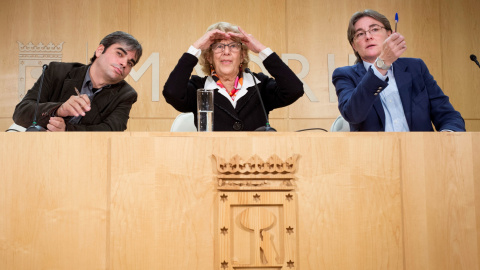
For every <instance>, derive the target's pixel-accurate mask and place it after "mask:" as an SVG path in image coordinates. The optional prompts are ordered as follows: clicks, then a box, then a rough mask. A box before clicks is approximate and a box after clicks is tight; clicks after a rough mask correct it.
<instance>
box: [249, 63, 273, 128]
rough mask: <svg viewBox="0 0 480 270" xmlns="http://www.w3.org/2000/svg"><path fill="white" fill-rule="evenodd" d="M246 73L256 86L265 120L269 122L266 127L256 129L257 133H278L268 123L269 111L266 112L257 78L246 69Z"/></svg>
mask: <svg viewBox="0 0 480 270" xmlns="http://www.w3.org/2000/svg"><path fill="white" fill-rule="evenodd" d="M245 72H247V73H248V74H250V75H251V76H252V78H253V82H254V84H255V89H257V94H258V98H259V99H260V104H262V109H263V113H264V114H265V120H266V121H267V123H266V124H265V126H263V127H259V128H257V129H255V131H274V132H276V130H275V129H274V128H272V127H270V123H269V121H268V114H267V111H266V110H265V105H263V100H262V96H261V95H260V90H258V86H257V81H256V80H255V76H253V74H252V72H251V71H250V69H249V68H246V69H245Z"/></svg>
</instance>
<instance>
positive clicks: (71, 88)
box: [60, 66, 89, 101]
mask: <svg viewBox="0 0 480 270" xmlns="http://www.w3.org/2000/svg"><path fill="white" fill-rule="evenodd" d="M88 67H89V66H82V67H78V68H74V69H72V70H71V71H70V72H69V73H68V75H67V78H66V79H65V81H64V82H63V88H62V96H61V97H60V100H61V101H67V100H68V99H69V98H70V96H74V95H76V94H77V93H76V92H75V87H76V88H77V89H78V91H81V90H82V84H83V80H84V79H85V74H86V73H87V70H88Z"/></svg>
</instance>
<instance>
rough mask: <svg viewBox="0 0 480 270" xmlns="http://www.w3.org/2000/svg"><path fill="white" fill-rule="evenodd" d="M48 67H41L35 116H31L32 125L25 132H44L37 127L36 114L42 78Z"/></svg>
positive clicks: (43, 129) (41, 128) (40, 127)
mask: <svg viewBox="0 0 480 270" xmlns="http://www.w3.org/2000/svg"><path fill="white" fill-rule="evenodd" d="M47 68H48V66H47V65H43V67H42V77H41V78H40V88H39V89H38V95H37V104H36V106H35V114H34V115H33V123H32V125H31V126H29V127H28V128H27V129H26V130H25V132H39V131H46V129H45V128H43V127H42V126H40V125H37V113H38V103H39V102H40V95H41V93H42V86H43V77H45V70H47Z"/></svg>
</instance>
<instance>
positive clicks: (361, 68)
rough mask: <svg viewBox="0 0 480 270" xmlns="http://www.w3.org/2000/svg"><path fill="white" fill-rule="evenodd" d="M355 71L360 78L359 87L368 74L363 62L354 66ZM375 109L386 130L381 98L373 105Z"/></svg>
mask: <svg viewBox="0 0 480 270" xmlns="http://www.w3.org/2000/svg"><path fill="white" fill-rule="evenodd" d="M372 68H373V67H372ZM354 69H355V72H357V74H358V76H359V77H358V82H357V85H358V84H359V83H360V81H361V80H362V79H363V77H364V76H365V75H366V74H367V70H366V69H365V66H364V65H363V62H360V63H358V64H356V65H355V66H354ZM377 97H378V96H377ZM373 108H374V109H375V112H377V116H378V118H380V121H381V122H382V128H385V111H384V110H383V105H382V101H381V100H380V98H377V100H376V101H375V102H374V103H373Z"/></svg>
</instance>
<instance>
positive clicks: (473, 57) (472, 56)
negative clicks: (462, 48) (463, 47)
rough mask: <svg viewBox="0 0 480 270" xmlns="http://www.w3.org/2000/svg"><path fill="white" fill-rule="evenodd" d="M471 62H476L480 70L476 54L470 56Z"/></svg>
mask: <svg viewBox="0 0 480 270" xmlns="http://www.w3.org/2000/svg"><path fill="white" fill-rule="evenodd" d="M470 60H472V61H473V62H475V64H477V66H478V67H479V68H480V63H478V61H477V57H476V56H475V54H470Z"/></svg>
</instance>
